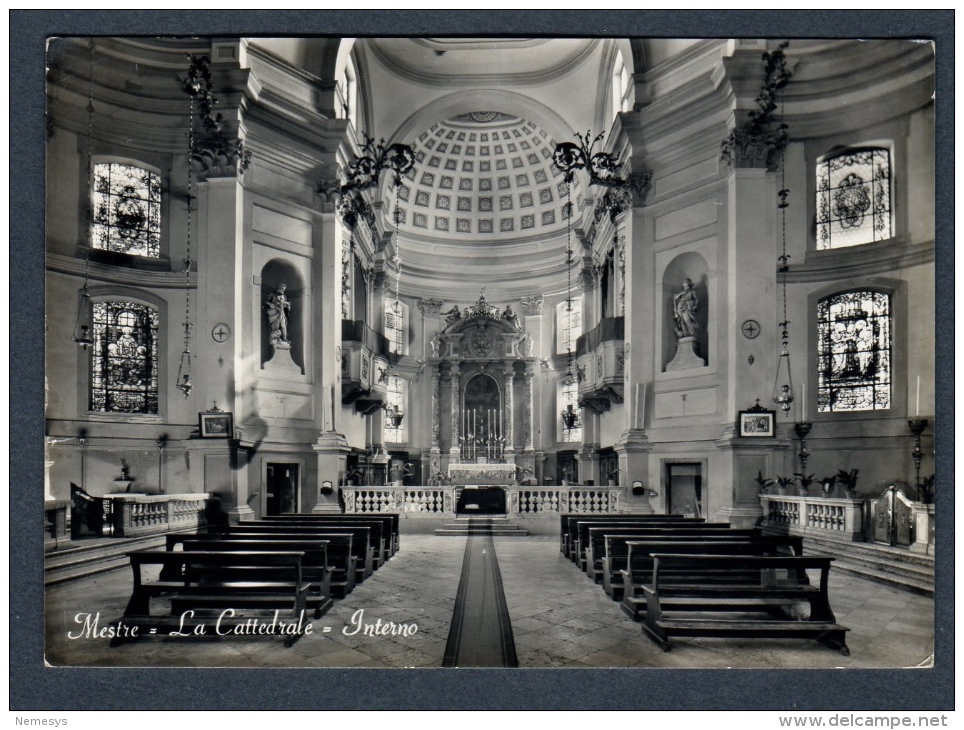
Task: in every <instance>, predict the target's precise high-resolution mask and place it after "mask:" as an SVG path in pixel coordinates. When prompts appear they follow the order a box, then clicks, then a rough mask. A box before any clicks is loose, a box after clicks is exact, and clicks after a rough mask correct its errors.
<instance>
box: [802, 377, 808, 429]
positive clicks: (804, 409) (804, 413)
mask: <svg viewBox="0 0 964 730" xmlns="http://www.w3.org/2000/svg"><path fill="white" fill-rule="evenodd" d="M801 395H802V396H803V417H802V419H801V420H803V421H806V420H807V384H806V383H804V384H803V388H801Z"/></svg>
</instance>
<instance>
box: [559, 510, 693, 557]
mask: <svg viewBox="0 0 964 730" xmlns="http://www.w3.org/2000/svg"><path fill="white" fill-rule="evenodd" d="M637 517H643V518H646V519H647V520H649V521H650V522H656V521H659V520H679V519H683V515H658V514H641V513H640V514H636V513H628V514H605V515H586V514H580V513H578V512H577V513H564V514H561V515H559V523H560V526H559V551H560V552H561V553H562V554H563V555H565V556H566V557H570V547H571V543H570V539H569V536H570V534H571V532H572V528H571V525H572V524H574V522H571V521H575V520H582V521H584V522H591V521H593V520H596V521H603V520H613V519H624V520H633V519H636V518H637Z"/></svg>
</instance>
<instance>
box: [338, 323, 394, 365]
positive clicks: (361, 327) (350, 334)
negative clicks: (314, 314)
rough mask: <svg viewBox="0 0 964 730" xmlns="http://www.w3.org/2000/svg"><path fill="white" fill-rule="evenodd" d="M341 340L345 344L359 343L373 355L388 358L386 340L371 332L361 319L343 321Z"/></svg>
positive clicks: (380, 335)
mask: <svg viewBox="0 0 964 730" xmlns="http://www.w3.org/2000/svg"><path fill="white" fill-rule="evenodd" d="M341 339H342V340H343V341H346V342H359V343H361V344H362V345H364V346H365V347H367V348H368V349H369V350H371V351H372V352H373V353H374V354H375V355H382V356H384V357H388V338H387V337H385V335H383V334H380V333H378V332H376V331H375V330H373V329H372V328H371V327H369V326H368V325H367V324H365V321H364V320H362V319H343V320H342V321H341Z"/></svg>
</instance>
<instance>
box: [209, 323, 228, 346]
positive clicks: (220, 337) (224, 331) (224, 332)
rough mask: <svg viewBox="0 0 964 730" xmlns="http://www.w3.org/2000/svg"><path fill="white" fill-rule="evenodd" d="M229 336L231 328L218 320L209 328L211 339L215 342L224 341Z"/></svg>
mask: <svg viewBox="0 0 964 730" xmlns="http://www.w3.org/2000/svg"><path fill="white" fill-rule="evenodd" d="M230 336H231V328H230V327H228V326H227V325H226V324H224V322H218V323H217V324H216V325H214V329H213V330H211V339H213V340H214V341H215V342H225V341H226V340H227V339H228V338H229V337H230Z"/></svg>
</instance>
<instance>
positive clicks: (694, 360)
mask: <svg viewBox="0 0 964 730" xmlns="http://www.w3.org/2000/svg"><path fill="white" fill-rule="evenodd" d="M708 271H709V269H708V267H707V265H706V261H705V260H704V258H703V257H702V256H700V255H699V254H698V253H695V252H692V251H690V252H687V253H683V254H680V255H679V256H677V257H676V258H675V259H673V260H672V261H671V262H670V263H669V265H668V266H667V267H666V269H665V270H664V271H663V280H662V291H661V296H662V305H663V316H662V338H661V344H662V368H663V370H664V371H666V370H687V369H690V368H698V367H704V366H706V365H709V364H710V348H709V341H710V340H709V323H710V321H711V318H710V312H709V310H710V306H711V302H710V300H709V287H708V278H709V276H708ZM686 279H689V280H690V281H691V282H692V283H693V290H694V291H695V293H696V302H697V304H696V311H695V313H694V314H695V319H696V339H695V341H693V342H692V355H690V353H689V345H686V346H685V347H686V348H687V349H686V352H684V353H681V354H680V356H677V353H678V351H679V350H680V349H681V348H683V347H684V344H683V343H679V340H678V338H677V334H676V328H677V325H676V317H675V311H676V306H675V297H676V295H677V294H679V293H680V292H681V291H682V290H683V282H684V281H685V280H686ZM678 343H679V345H680V346H679V347H677V344H678ZM687 356H688V357H687ZM670 363H673V365H672V366H670V367H667V366H669V365H670Z"/></svg>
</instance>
